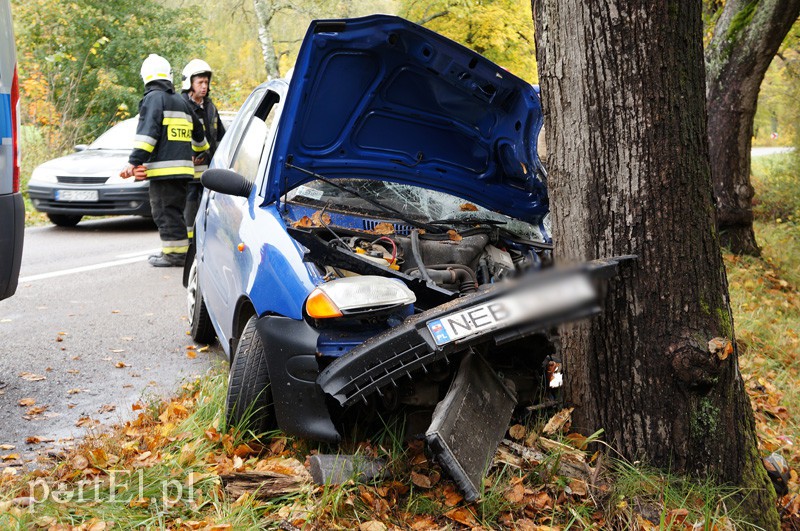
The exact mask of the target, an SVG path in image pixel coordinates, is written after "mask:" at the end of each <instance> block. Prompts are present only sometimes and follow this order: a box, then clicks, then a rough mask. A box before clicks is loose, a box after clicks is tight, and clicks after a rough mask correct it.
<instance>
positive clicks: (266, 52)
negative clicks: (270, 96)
mask: <svg viewBox="0 0 800 531" xmlns="http://www.w3.org/2000/svg"><path fill="white" fill-rule="evenodd" d="M253 6H254V7H255V10H256V18H257V19H258V42H259V43H260V44H261V55H262V56H263V57H264V68H265V69H266V71H267V76H268V78H269V79H274V78H279V77H281V73H280V69H279V68H278V56H277V55H276V54H275V43H274V42H273V39H272V30H271V29H270V27H269V26H270V24H271V23H272V17H274V16H275V14H276V13H277V12H278V11H280V10H281V9H284V8H285V7H286V6H285V5H284V4H283V3H282V2H274V1H271V0H253Z"/></svg>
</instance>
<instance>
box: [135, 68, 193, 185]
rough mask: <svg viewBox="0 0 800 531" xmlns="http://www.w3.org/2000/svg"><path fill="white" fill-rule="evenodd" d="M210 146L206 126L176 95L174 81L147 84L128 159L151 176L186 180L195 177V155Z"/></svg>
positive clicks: (149, 177) (158, 81)
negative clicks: (205, 130) (204, 128)
mask: <svg viewBox="0 0 800 531" xmlns="http://www.w3.org/2000/svg"><path fill="white" fill-rule="evenodd" d="M208 148H209V145H208V142H207V141H206V139H205V135H204V134H203V125H202V124H201V123H200V120H199V119H198V118H197V116H195V115H194V113H193V112H192V110H191V108H190V107H189V106H188V105H187V104H186V102H185V101H184V100H183V98H182V97H181V96H180V95H179V94H175V91H174V90H173V88H172V83H171V82H170V81H168V80H157V81H152V82H150V83H148V84H147V87H146V88H145V93H144V97H143V98H142V101H141V102H140V103H139V123H138V124H137V126H136V137H135V138H134V145H133V151H131V155H130V157H129V158H128V162H130V163H131V164H133V165H134V166H138V165H140V164H144V165H145V167H146V168H147V178H148V179H168V178H179V179H186V178H191V177H192V176H194V164H193V163H192V157H193V156H194V155H197V154H200V153H203V152H205V151H207V150H208Z"/></svg>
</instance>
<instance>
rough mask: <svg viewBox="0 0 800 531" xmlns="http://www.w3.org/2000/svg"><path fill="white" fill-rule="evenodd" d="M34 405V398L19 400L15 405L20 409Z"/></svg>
mask: <svg viewBox="0 0 800 531" xmlns="http://www.w3.org/2000/svg"><path fill="white" fill-rule="evenodd" d="M35 403H36V399H34V398H21V399H20V400H19V402H17V405H18V406H20V407H29V406H32V405H34V404H35Z"/></svg>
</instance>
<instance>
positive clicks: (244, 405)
mask: <svg viewBox="0 0 800 531" xmlns="http://www.w3.org/2000/svg"><path fill="white" fill-rule="evenodd" d="M257 320H258V318H257V317H256V316H253V317H251V318H250V320H249V321H247V325H245V327H244V331H242V336H241V337H240V338H239V342H238V344H237V346H236V353H235V354H234V357H233V364H232V365H231V371H230V375H229V376H228V394H227V397H226V399H225V419H226V421H227V425H228V427H229V428H230V427H232V426H236V427H238V428H239V429H241V430H249V431H251V432H253V434H254V435H255V436H256V437H260V436H261V435H263V434H265V433H269V432H272V431H274V430H276V429H277V421H276V419H275V404H274V403H273V399H272V389H271V388H270V381H269V370H268V368H267V351H266V349H265V348H264V344H263V343H262V341H261V336H260V335H259V334H258V331H257V330H256V322H257Z"/></svg>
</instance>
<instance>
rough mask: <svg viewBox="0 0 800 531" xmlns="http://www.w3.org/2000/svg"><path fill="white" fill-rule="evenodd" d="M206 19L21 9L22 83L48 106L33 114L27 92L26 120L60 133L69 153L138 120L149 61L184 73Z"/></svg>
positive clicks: (112, 10)
mask: <svg viewBox="0 0 800 531" xmlns="http://www.w3.org/2000/svg"><path fill="white" fill-rule="evenodd" d="M201 19H202V14H201V13H200V12H197V11H194V12H192V11H189V10H186V9H170V8H166V7H163V6H162V5H161V3H159V2H157V1H155V0H136V1H134V0H80V1H75V2H60V1H56V0H25V1H21V0H20V1H15V2H14V22H15V31H16V36H17V43H18V44H17V47H18V50H19V52H20V77H21V79H20V83H21V86H22V87H23V89H28V90H30V91H32V92H36V91H38V94H37V95H38V96H40V97H41V98H42V99H44V100H45V101H46V102H48V103H49V106H48V107H47V109H46V110H47V111H48V112H46V113H45V112H41V109H37V108H32V107H29V104H30V105H33V104H34V102H33V101H26V100H27V99H26V98H25V95H26V94H28V90H23V109H22V117H23V120H24V121H25V122H26V123H35V124H38V125H42V126H45V127H47V128H50V129H51V130H55V131H58V133H59V134H58V135H57V136H56V137H55V140H57V141H58V144H60V146H61V147H64V146H69V145H70V144H73V143H76V142H78V141H84V140H88V139H90V138H92V137H94V136H96V135H97V134H99V133H101V132H102V131H103V130H105V129H106V128H107V127H108V126H109V125H110V124H111V123H113V122H115V121H117V120H119V119H120V118H124V117H128V116H131V115H133V114H135V113H136V109H137V106H138V101H139V100H140V98H141V94H142V90H143V87H142V80H141V78H140V77H139V68H140V66H141V64H142V61H143V60H144V58H145V57H147V55H148V54H150V53H158V54H160V55H163V56H164V57H166V58H167V59H168V60H169V61H170V62H171V64H172V65H173V68H174V69H175V70H176V71H179V70H180V68H181V67H182V65H183V64H185V62H186V61H187V60H188V58H190V57H192V56H196V55H199V54H200V53H201V51H202V46H203V42H202V40H201V38H200V35H201V32H200V27H199V25H198V20H201ZM178 65H181V66H178ZM39 103H41V101H39Z"/></svg>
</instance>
